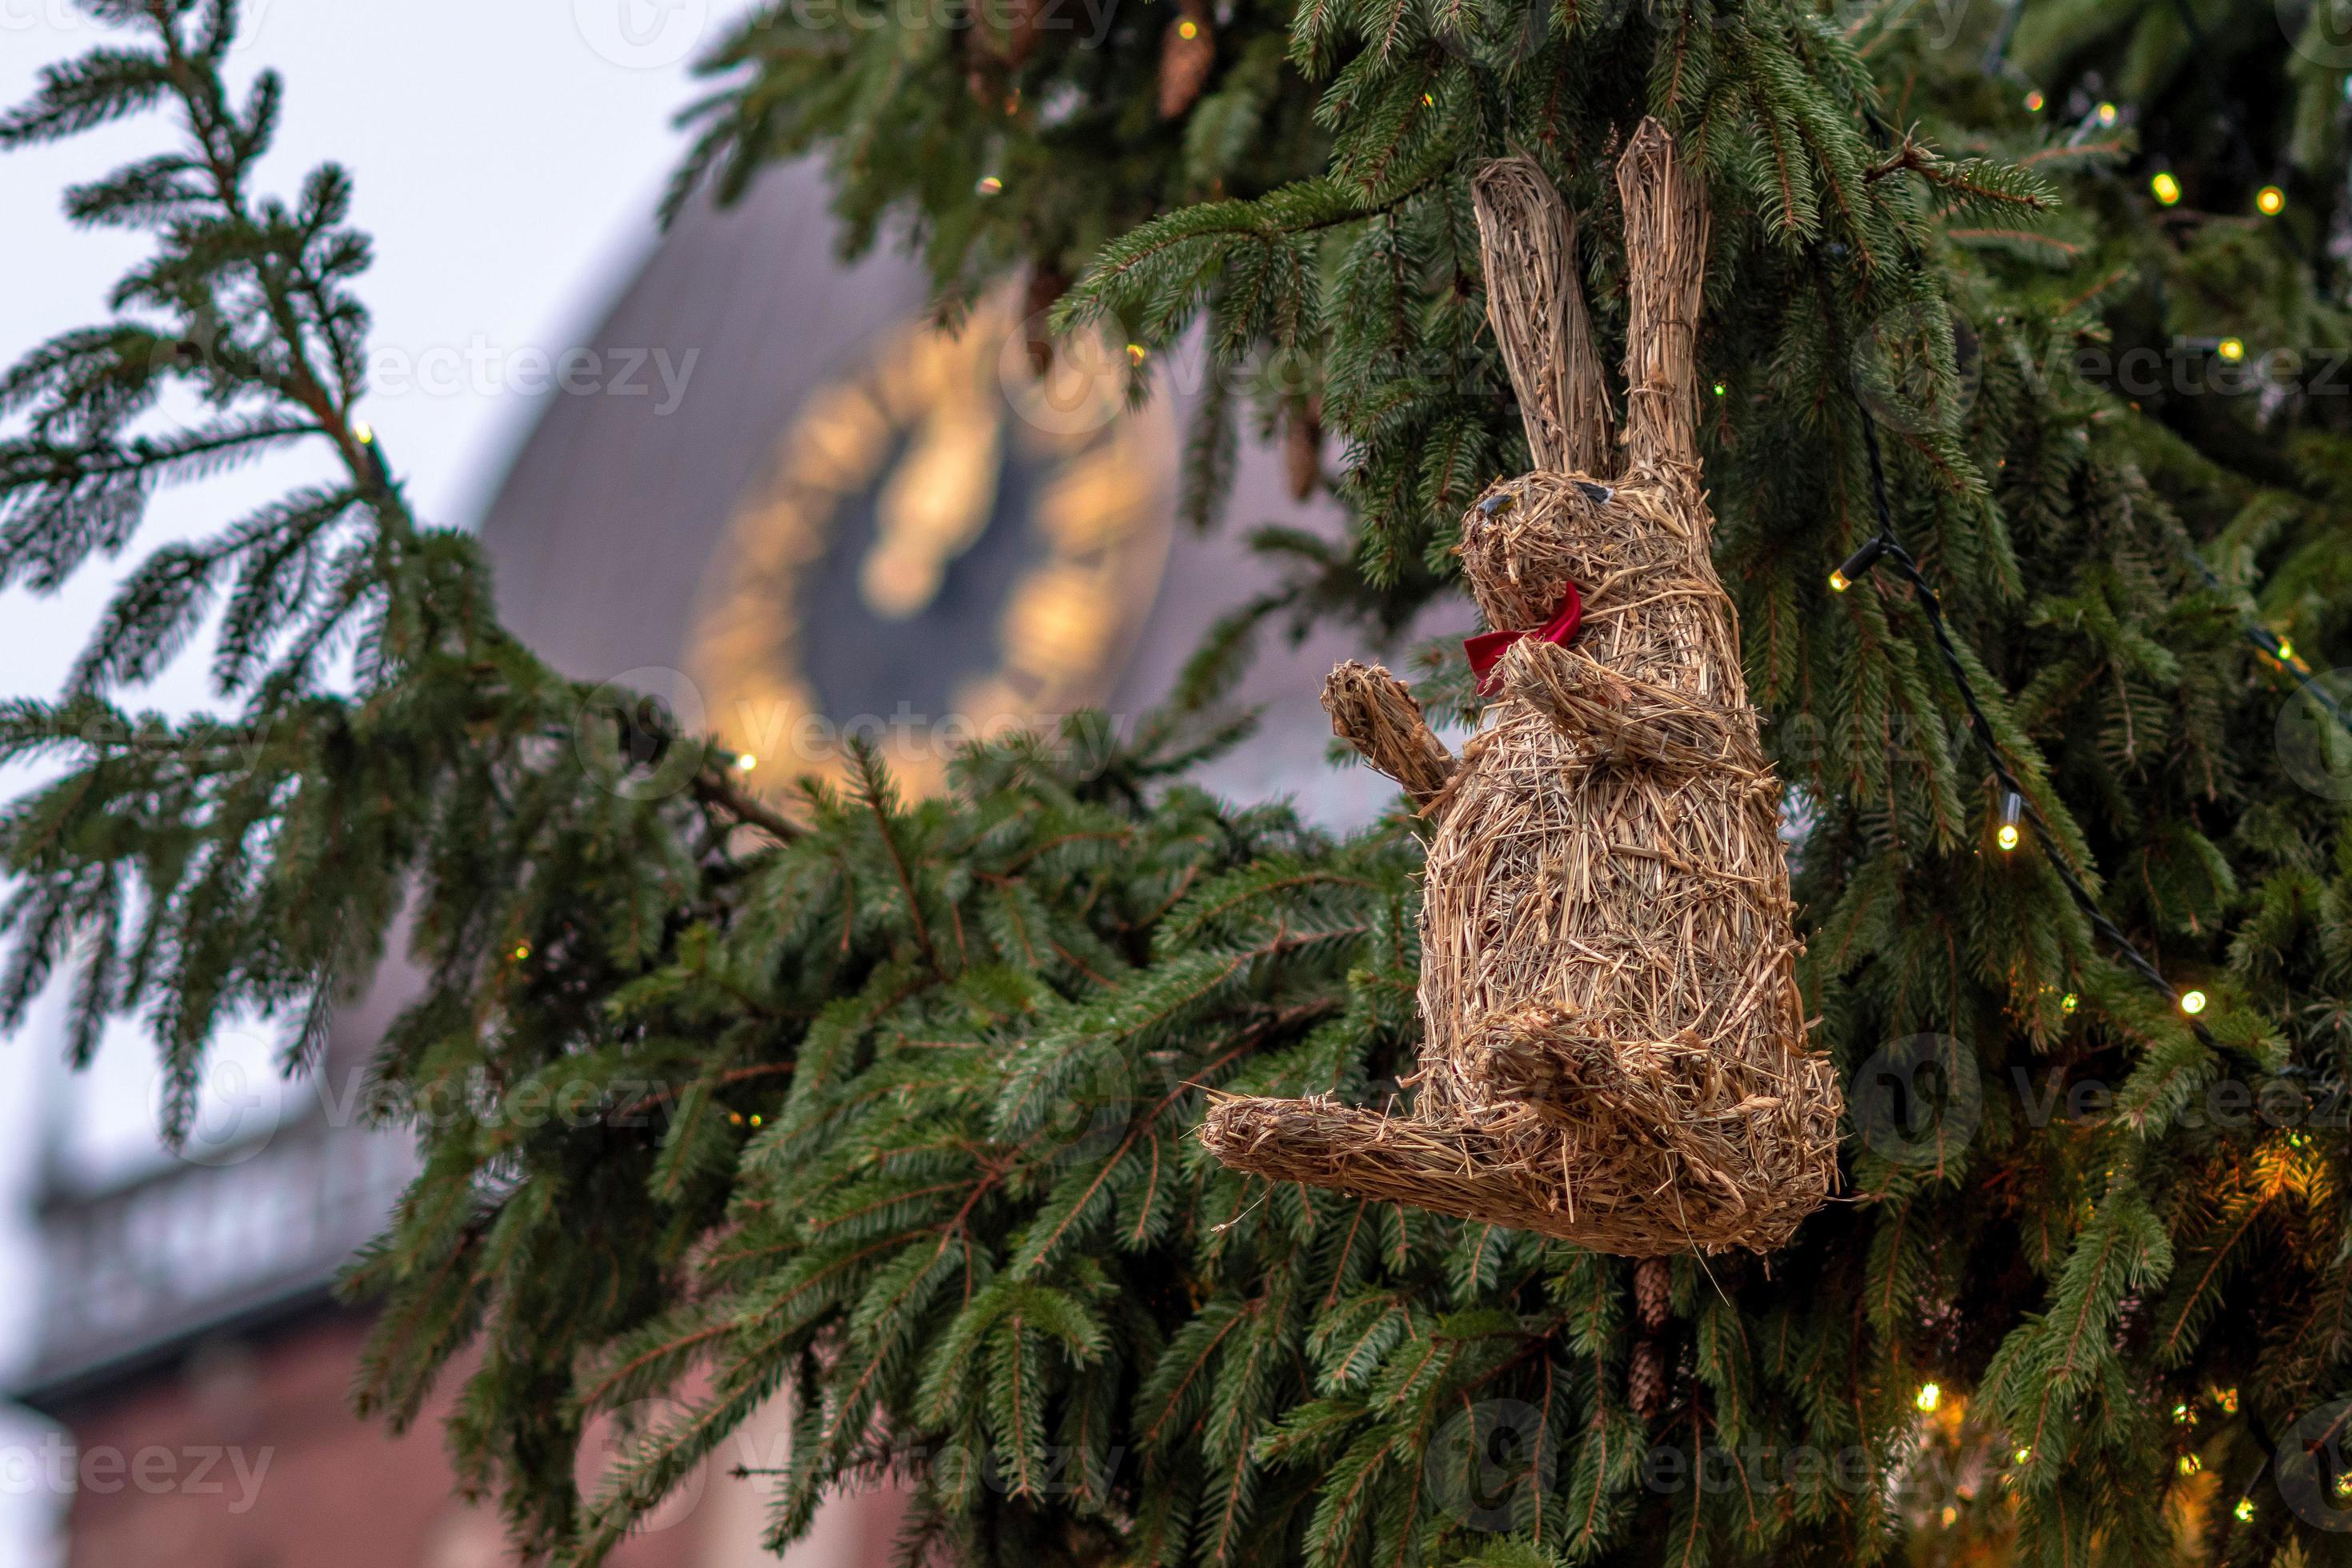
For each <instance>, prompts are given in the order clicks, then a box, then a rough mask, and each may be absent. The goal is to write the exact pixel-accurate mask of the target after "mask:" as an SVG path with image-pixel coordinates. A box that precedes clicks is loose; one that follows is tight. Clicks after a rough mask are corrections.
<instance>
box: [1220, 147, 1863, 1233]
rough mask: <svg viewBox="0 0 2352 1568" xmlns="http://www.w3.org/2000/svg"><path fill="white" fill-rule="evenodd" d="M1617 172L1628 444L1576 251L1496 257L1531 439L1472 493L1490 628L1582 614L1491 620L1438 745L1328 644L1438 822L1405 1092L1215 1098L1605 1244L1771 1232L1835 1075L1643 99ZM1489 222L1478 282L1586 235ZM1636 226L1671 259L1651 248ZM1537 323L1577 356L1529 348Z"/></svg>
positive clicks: (1329, 1182)
mask: <svg viewBox="0 0 2352 1568" xmlns="http://www.w3.org/2000/svg"><path fill="white" fill-rule="evenodd" d="M1514 178H1516V179H1519V180H1522V181H1524V180H1525V179H1526V178H1527V175H1526V174H1521V173H1517V172H1515V173H1514ZM1619 179H1620V183H1621V184H1622V185H1623V186H1624V187H1625V195H1626V206H1627V226H1628V231H1629V250H1630V251H1631V252H1632V258H1633V315H1634V331H1633V342H1632V344H1631V347H1630V348H1629V352H1628V355H1627V359H1628V370H1629V380H1630V381H1631V382H1632V384H1633V395H1632V401H1633V414H1632V416H1631V418H1630V419H1629V428H1628V432H1627V440H1626V446H1627V447H1629V448H1630V453H1629V458H1630V461H1629V463H1628V468H1627V471H1626V472H1625V473H1623V474H1622V476H1620V477H1617V478H1614V479H1598V478H1594V477H1591V476H1590V475H1589V474H1587V473H1584V472H1580V471H1576V470H1579V469H1586V468H1592V467H1596V466H1598V463H1599V462H1600V461H1601V460H1602V459H1603V458H1604V456H1605V455H1606V454H1607V453H1608V452H1609V450H1610V444H1609V443H1608V441H1607V440H1606V427H1605V421H1604V420H1602V419H1601V416H1600V415H1599V414H1598V413H1597V412H1596V411H1597V410H1601V409H1605V406H1606V405H1605V399H1604V398H1602V397H1601V395H1600V393H1599V391H1598V367H1597V365H1594V364H1591V363H1580V362H1578V360H1577V359H1576V358H1575V349H1576V345H1577V344H1579V343H1585V344H1587V346H1586V347H1585V348H1584V350H1583V354H1584V359H1585V360H1586V361H1588V362H1589V360H1590V348H1589V342H1588V340H1587V338H1586V334H1585V329H1584V323H1583V320H1582V310H1581V304H1580V301H1579V300H1577V299H1576V298H1575V296H1574V294H1573V279H1572V276H1570V278H1569V279H1567V280H1566V282H1565V283H1564V284H1562V283H1561V282H1559V280H1557V279H1555V280H1550V281H1547V280H1546V279H1544V278H1543V277H1541V276H1539V275H1538V276H1535V277H1533V278H1532V279H1529V278H1528V277H1516V275H1515V279H1516V280H1515V288H1516V294H1515V295H1514V296H1513V298H1514V300H1516V303H1515V305H1514V307H1513V308H1514V309H1515V310H1519V311H1520V312H1521V313H1522V314H1524V315H1525V316H1526V317H1528V319H1529V320H1530V321H1533V323H1534V325H1533V326H1532V327H1528V328H1527V330H1525V331H1519V332H1517V333H1515V332H1513V331H1507V330H1504V329H1505V328H1506V325H1507V323H1506V322H1505V321H1500V320H1498V321H1497V329H1498V334H1499V335H1501V336H1502V337H1503V339H1504V342H1505V350H1506V355H1507V357H1508V358H1510V360H1511V364H1512V370H1513V379H1514V381H1515V383H1516V384H1518V386H1519V391H1520V400H1521V403H1522V405H1523V406H1525V407H1526V408H1527V409H1528V431H1529V437H1530V442H1531V445H1533V446H1534V447H1536V449H1537V451H1538V456H1539V458H1547V457H1548V458H1549V459H1550V460H1549V463H1548V464H1547V466H1545V467H1543V468H1538V469H1537V470H1536V471H1535V472H1533V473H1529V474H1527V475H1524V476H1522V477H1520V478H1518V479H1512V480H1508V481H1504V482H1501V483H1498V484H1496V486H1494V487H1492V488H1490V489H1488V491H1487V493H1486V495H1485V496H1484V497H1482V498H1481V499H1480V500H1479V501H1478V503H1477V504H1476V505H1475V506H1474V507H1473V508H1472V509H1471V510H1470V513H1469V515H1468V516H1467V517H1466V518H1465V520H1464V523H1463V537H1462V545H1461V555H1462V562H1463V571H1464V575H1465V579H1466V580H1467V581H1468V583H1469V585H1470V588H1471V591H1472V593H1473V595H1475V597H1476V599H1477V601H1478V605H1479V607H1480V609H1481V610H1482V611H1484V612H1485V614H1486V620H1487V623H1488V625H1490V626H1496V627H1498V628H1510V627H1532V626H1544V625H1546V624H1547V623H1548V622H1549V620H1550V617H1552V616H1554V615H1555V614H1556V612H1558V611H1559V610H1560V609H1561V607H1562V606H1563V605H1565V603H1566V595H1567V594H1568V592H1569V589H1570V584H1573V585H1574V586H1575V588H1576V589H1577V590H1578V591H1579V592H1580V595H1581V597H1582V604H1583V614H1582V618H1581V622H1580V626H1579V629H1578V631H1577V633H1576V636H1575V638H1574V640H1573V642H1572V644H1571V645H1570V646H1568V647H1560V646H1557V645H1554V644H1552V643H1549V642H1546V641H1543V640H1541V639H1540V638H1539V637H1524V638H1522V639H1521V640H1519V641H1517V643H1515V644H1514V645H1513V646H1511V647H1509V649H1508V650H1507V652H1506V653H1505V654H1504V655H1503V658H1502V659H1501V662H1500V663H1499V665H1497V666H1496V670H1495V679H1496V687H1497V689H1498V697H1497V700H1496V701H1495V702H1494V703H1493V704H1492V705H1491V706H1490V707H1489V708H1488V710H1487V713H1486V723H1485V724H1484V725H1483V726H1482V727H1481V729H1480V731H1479V732H1478V733H1477V734H1476V735H1475V737H1474V738H1473V739H1472V740H1471V741H1470V742H1469V743H1468V745H1467V746H1465V749H1464V754H1463V756H1462V758H1461V760H1460V762H1459V763H1454V762H1453V761H1452V760H1451V759H1449V758H1446V757H1444V750H1443V747H1442V746H1440V745H1438V743H1437V742H1435V740H1434V739H1433V737H1431V736H1430V735H1429V734H1428V733H1427V731H1426V729H1425V727H1422V728H1420V729H1418V731H1416V730H1415V726H1418V725H1419V716H1418V710H1417V709H1415V708H1413V706H1412V701H1411V699H1410V697H1409V696H1406V695H1404V694H1403V692H1402V688H1401V687H1399V686H1397V685H1396V683H1395V682H1394V680H1393V679H1392V678H1391V677H1389V676H1388V675H1387V672H1386V671H1383V670H1377V669H1368V668H1365V667H1362V666H1358V665H1349V666H1343V667H1341V668H1340V669H1339V671H1337V672H1335V674H1334V677H1333V679H1332V682H1331V683H1330V685H1329V686H1328V688H1327V691H1326V699H1325V700H1326V705H1327V706H1328V707H1329V708H1330V709H1331V711H1332V715H1333V722H1334V726H1335V728H1337V729H1338V730H1339V732H1340V733H1341V734H1343V735H1346V736H1348V737H1349V739H1351V740H1354V741H1356V742H1357V743H1358V744H1359V745H1360V746H1362V747H1363V748H1364V749H1365V751H1366V752H1367V753H1368V754H1369V755H1370V756H1371V757H1372V760H1373V761H1374V762H1375V763H1378V764H1380V765H1382V766H1383V767H1385V768H1386V769H1387V770H1388V771H1389V772H1390V773H1391V774H1392V775H1394V776H1396V777H1397V778H1399V779H1400V780H1401V781H1402V782H1404V783H1405V784H1406V785H1407V788H1408V790H1409V791H1410V792H1411V793H1412V795H1413V796H1414V798H1415V799H1416V800H1418V801H1419V802H1421V803H1422V805H1423V809H1424V811H1425V812H1427V813H1428V814H1429V815H1430V816H1433V818H1434V819H1435V832H1434V837H1433V842H1432V844H1431V847H1430V852H1429V859H1428V866H1427V872H1426V891H1425V897H1424V900H1423V910H1422V920H1421V932H1422V955H1421V958H1422V970H1421V991H1420V1001H1421V1011H1422V1016H1423V1026H1424V1030H1425V1037H1424V1039H1423V1045H1422V1051H1421V1063H1422V1065H1421V1070H1420V1072H1419V1073H1418V1074H1417V1075H1416V1077H1415V1080H1414V1081H1415V1084H1416V1088H1417V1099H1416V1102H1415V1105H1414V1108H1413V1112H1412V1115H1411V1116H1410V1117H1391V1116H1386V1115H1382V1114H1381V1113H1378V1112H1373V1111H1369V1110H1355V1109H1351V1108H1349V1107H1345V1106H1340V1105H1338V1104H1336V1103H1333V1102H1331V1101H1328V1100H1224V1101H1223V1102H1221V1103H1220V1104H1218V1105H1217V1106H1216V1107H1215V1108H1214V1110H1213V1111H1212V1114H1211V1118H1210V1122H1209V1125H1208V1127H1207V1129H1206V1130H1205V1134H1204V1135H1205V1136H1206V1137H1207V1139H1208V1140H1209V1142H1210V1145H1211V1147H1212V1148H1213V1149H1214V1150H1215V1151H1216V1152H1217V1153H1218V1155H1219V1157H1220V1158H1222V1159H1223V1160H1225V1161H1226V1162H1227V1163H1231V1164H1234V1165H1235V1166H1237V1167H1239V1168H1242V1169H1245V1170H1252V1171H1256V1172H1260V1173H1265V1174H1267V1175H1272V1176H1276V1177H1280V1178H1285V1179H1291V1180H1299V1181H1306V1182H1309V1183H1313V1184H1319V1185H1326V1186H1335V1187H1339V1188H1340V1189H1342V1190H1344V1191H1348V1192H1352V1193H1357V1194H1362V1195H1365V1196H1371V1197H1383V1198H1389V1197H1393V1198H1400V1199H1403V1200H1405V1201H1409V1202H1412V1203H1416V1204H1420V1205H1423V1206H1425V1207H1429V1208H1433V1209H1437V1210H1441V1211H1443V1212H1447V1213H1453V1214H1459V1215H1468V1216H1471V1217H1475V1218H1480V1219H1487V1220H1493V1221H1496V1222H1499V1223H1504V1224H1509V1225H1515V1226H1523V1227H1526V1228H1530V1229H1535V1230H1540V1231H1544V1232H1547V1233H1549V1234H1552V1235H1556V1236H1561V1237H1570V1238H1572V1239H1575V1240H1579V1241H1581V1242H1584V1243H1586V1244H1587V1245H1590V1246H1593V1247H1601V1248H1604V1249H1606V1250H1610V1251H1616V1252H1622V1253H1629V1254H1634V1255H1644V1254H1654V1253H1660V1252H1671V1251H1680V1250H1685V1249H1689V1248H1692V1247H1721V1246H1731V1245H1737V1246H1746V1247H1759V1248H1760V1247H1773V1246H1778V1245H1779V1244H1780V1242H1782V1241H1784V1240H1785V1239H1786V1238H1787V1237H1788V1235H1789V1233H1790V1231H1791V1230H1792V1229H1793V1228H1794V1227H1795V1226H1796V1224H1797V1222H1798V1221H1799V1220H1801V1219H1802V1218H1803V1216H1804V1215H1806V1214H1808V1213H1810V1212H1811V1210H1812V1209H1813V1208H1815V1207H1816V1206H1818V1205H1820V1203H1821V1202H1822V1199H1823V1198H1824V1197H1825V1196H1826V1195H1827V1193H1828V1190H1829V1186H1830V1184H1831V1182H1832V1179H1833V1178H1834V1175H1835V1169H1836V1123H1837V1118H1838V1114H1839V1109H1840V1108H1839V1096H1838V1092H1837V1086H1836V1080H1835V1076H1834V1073H1833V1072H1832V1068H1831V1067H1830V1064H1829V1063H1828V1062H1827V1061H1825V1060H1823V1059H1822V1058H1819V1057H1817V1056H1813V1055H1811V1054H1810V1053H1809V1052H1807V1051H1806V1049H1805V1023H1804V1016H1803V1009H1802V1004H1801V999H1800V997H1799V994H1798V991H1797V985H1796V979H1795V970H1794V960H1795V955H1796V952H1797V945H1796V941H1795V937H1794V934H1793V922H1792V919H1791V914H1792V911H1791V907H1790V900H1789V877H1788V868H1787V863H1786V860H1785V858H1784V856H1783V854H1782V850H1781V847H1780V837H1779V824H1780V789H1779V784H1778V782H1777V780H1776V779H1775V778H1774V777H1773V775H1772V773H1771V771H1770V769H1769V766H1768V765H1767V764H1766V763H1765V761H1764V758H1763V754H1762V752H1761V749H1760V747H1759V744H1758V740H1757V721H1756V714H1755V711H1754V710H1753V709H1752V708H1750V707H1749V706H1748V700H1747V696H1746V687H1745V682H1744V680H1743V679H1742V675H1741V669H1740V660H1739V637H1738V624H1737V619H1736V617H1735V616H1734V614H1733V610H1732V605H1731V602H1730V599H1729V597H1728V596H1727V595H1726V594H1725V592H1724V590H1723V586H1722V584H1721V583H1720V582H1719V581H1718V580H1717V576H1716V573H1715V567H1714V564H1713V562H1712V560H1711V558H1710V555H1709V552H1708V539H1709V535H1710V533H1711V531H1712V528H1713V519H1712V517H1711V516H1710V514H1709V512H1708V510H1707V507H1706V498H1705V495H1704V493H1703V492H1702V490H1701V489H1700V481H1699V473H1698V465H1697V454H1696V440H1695V437H1694V436H1693V433H1692V427H1691V415H1690V409H1689V405H1690V404H1691V402H1692V390H1693V389H1692V384H1691V383H1692V379H1693V376H1694V374H1695V370H1694V366H1693V362H1692V360H1691V357H1690V347H1691V337H1692V332H1693V329H1694V323H1695V319H1696V310H1697V300H1698V271H1697V268H1698V265H1699V258H1700V257H1701V255H1703V252H1704V247H1705V240H1704V236H1705V220H1704V214H1703V209H1702V208H1700V207H1699V206H1698V205H1697V202H1696V195H1695V193H1694V192H1693V191H1691V190H1690V189H1689V188H1688V187H1687V186H1686V185H1685V184H1683V183H1682V182H1681V180H1680V178H1679V175H1678V173H1677V171H1676V169H1675V163H1674V160H1673V155H1672V144H1671V142H1670V141H1668V139H1667V138H1666V136H1665V133H1664V131H1663V129H1661V128H1659V127H1658V126H1656V125H1655V123H1654V122H1650V123H1646V124H1645V125H1644V126H1643V131H1642V133H1641V134H1640V135H1638V136H1637V137H1636V138H1635V139H1634V142H1633V145H1632V146H1631V147H1630V148H1629V150H1628V152H1627V154H1626V159H1625V163H1623V164H1622V165H1621V168H1620V172H1619ZM1537 180H1538V183H1539V176H1537ZM1483 194H1484V193H1483V192H1482V195H1483ZM1543 195H1547V196H1548V195H1549V187H1544V189H1543ZM1550 200H1551V203H1552V205H1554V206H1555V207H1556V206H1557V198H1556V197H1552V198H1550ZM1536 216H1538V217H1540V216H1542V215H1541V213H1540V212H1538V214H1537V215H1536ZM1480 220H1481V227H1482V236H1483V237H1485V238H1486V240H1487V241H1488V272H1489V284H1488V286H1489V289H1490V298H1492V297H1493V291H1494V290H1496V288H1497V286H1498V285H1497V281H1496V279H1497V274H1498V272H1499V271H1500V268H1501V266H1503V265H1509V264H1512V258H1513V257H1515V256H1518V257H1524V256H1528V255H1532V256H1534V257H1536V258H1538V259H1539V258H1542V257H1545V256H1549V255H1555V254H1557V253H1559V252H1561V251H1565V252H1566V253H1567V254H1568V255H1569V256H1570V257H1572V255H1573V237H1572V231H1570V235H1569V237H1568V238H1567V239H1566V241H1565V243H1564V244H1555V243H1550V242H1544V243H1538V244H1534V245H1531V246H1530V245H1523V246H1521V247H1520V249H1519V250H1518V251H1517V252H1514V251H1512V250H1511V249H1510V248H1509V247H1508V246H1507V245H1506V244H1502V243H1498V236H1497V233H1496V228H1497V225H1496V224H1494V223H1493V222H1491V221H1490V215H1489V213H1488V211H1487V209H1486V206H1485V205H1482V206H1481V208H1480ZM1562 221H1564V219H1563V220H1562ZM1510 237H1511V236H1510V235H1508V234H1504V235H1502V236H1501V238H1502V239H1508V238H1510ZM1645 237H1646V239H1647V241H1648V245H1647V247H1645V246H1644V243H1643V242H1644V239H1645ZM1648 254H1661V255H1663V257H1664V260H1663V261H1661V262H1659V263H1658V264H1657V265H1653V266H1649V267H1646V268H1645V267H1644V266H1643V261H1644V258H1645V255H1648ZM1519 324H1520V325H1523V326H1524V325H1525V323H1519ZM1515 342H1517V344H1518V345H1519V348H1520V352H1518V353H1514V345H1515ZM1530 342H1532V343H1533V344H1534V345H1536V346H1535V348H1534V350H1532V351H1529V350H1528V349H1527V348H1526V345H1527V344H1528V343H1530ZM1547 344H1549V345H1553V346H1554V347H1555V348H1559V350H1560V352H1562V353H1566V354H1567V355H1568V356H1569V357H1568V358H1567V359H1566V360H1564V361H1559V362H1552V361H1549V359H1548V358H1547V356H1548V354H1549V353H1550V351H1549V350H1548V349H1546V348H1545V346H1544V345H1547ZM1576 410H1582V411H1583V412H1582V413H1581V414H1579V415H1577V416H1576V418H1579V419H1581V420H1583V421H1585V423H1584V425H1583V426H1581V427H1580V426H1578V425H1576V424H1574V423H1572V422H1570V420H1569V419H1568V417H1567V416H1568V414H1569V413H1570V412H1571V411H1576ZM1408 710H1409V712H1410V721H1409V722H1408V721H1406V720H1405V719H1404V718H1403V717H1402V715H1404V714H1406V713H1407V712H1408Z"/></svg>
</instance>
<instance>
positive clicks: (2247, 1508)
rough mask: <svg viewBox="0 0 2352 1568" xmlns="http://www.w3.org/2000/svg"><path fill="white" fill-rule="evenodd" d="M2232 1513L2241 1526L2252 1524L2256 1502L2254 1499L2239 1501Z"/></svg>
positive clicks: (2241, 1499)
mask: <svg viewBox="0 0 2352 1568" xmlns="http://www.w3.org/2000/svg"><path fill="white" fill-rule="evenodd" d="M2230 1512H2231V1514H2232V1515H2233V1516H2234V1517H2235V1518H2236V1519H2237V1521H2238V1522H2239V1523H2240V1524H2251V1523H2252V1522H2253V1518H2254V1500H2253V1499H2252V1498H2243V1497H2242V1498H2240V1499H2239V1500H2238V1506H2237V1507H2235V1508H2233V1509H2231V1510H2230Z"/></svg>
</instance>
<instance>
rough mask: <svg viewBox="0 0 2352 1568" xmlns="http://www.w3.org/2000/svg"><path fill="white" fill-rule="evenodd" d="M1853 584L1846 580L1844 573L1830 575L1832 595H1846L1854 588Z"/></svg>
mask: <svg viewBox="0 0 2352 1568" xmlns="http://www.w3.org/2000/svg"><path fill="white" fill-rule="evenodd" d="M1851 587H1853V584H1852V583H1850V582H1848V581H1847V580H1846V574H1844V573H1843V572H1832V573H1831V574H1830V592H1831V593H1832V594H1843V593H1844V592H1845V591H1846V590H1847V589H1848V588H1851Z"/></svg>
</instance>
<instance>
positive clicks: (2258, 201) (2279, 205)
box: [2254, 185, 2286, 217]
mask: <svg viewBox="0 0 2352 1568" xmlns="http://www.w3.org/2000/svg"><path fill="white" fill-rule="evenodd" d="M2254 210H2255V211H2256V212H2259V213H2261V214H2262V215H2263V216H2264V217H2276V216H2278V215H2279V214H2281V213H2283V212H2284V211H2286V193H2285V192H2284V191H2283V190H2280V189H2279V188H2278V187H2277V186H2276V185H2264V186H2263V188H2262V189H2261V190H2259V191H2256V192H2255V193H2254Z"/></svg>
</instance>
